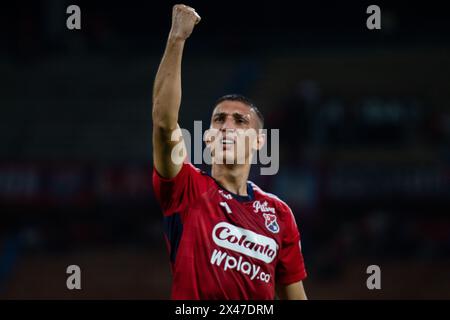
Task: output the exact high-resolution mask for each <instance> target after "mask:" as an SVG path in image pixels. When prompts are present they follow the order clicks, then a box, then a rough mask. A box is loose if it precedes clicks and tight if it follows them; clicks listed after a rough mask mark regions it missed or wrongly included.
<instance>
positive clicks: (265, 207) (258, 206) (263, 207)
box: [253, 201, 275, 214]
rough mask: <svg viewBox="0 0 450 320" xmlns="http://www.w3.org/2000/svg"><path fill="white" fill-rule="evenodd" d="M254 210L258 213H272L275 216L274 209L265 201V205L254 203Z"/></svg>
mask: <svg viewBox="0 0 450 320" xmlns="http://www.w3.org/2000/svg"><path fill="white" fill-rule="evenodd" d="M253 210H254V211H255V212H256V213H258V212H272V213H273V214H275V209H274V208H272V207H269V206H268V205H267V201H264V202H263V203H261V202H259V201H255V202H253Z"/></svg>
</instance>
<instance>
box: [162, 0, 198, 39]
mask: <svg viewBox="0 0 450 320" xmlns="http://www.w3.org/2000/svg"><path fill="white" fill-rule="evenodd" d="M200 20H201V18H200V16H199V15H198V14H197V12H195V10H194V9H193V8H191V7H188V6H185V5H184V4H177V5H175V6H173V10H172V28H171V29H170V35H169V36H170V37H171V38H173V39H181V40H186V39H187V38H189V36H190V35H191V33H192V30H193V29H194V26H195V25H196V24H197V23H199V22H200Z"/></svg>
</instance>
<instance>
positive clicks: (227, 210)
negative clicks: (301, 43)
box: [219, 201, 232, 214]
mask: <svg viewBox="0 0 450 320" xmlns="http://www.w3.org/2000/svg"><path fill="white" fill-rule="evenodd" d="M219 204H220V205H221V206H222V207H224V208H225V210H226V212H227V213H228V214H231V213H232V212H231V209H230V207H229V206H228V203H226V202H225V201H222V202H219Z"/></svg>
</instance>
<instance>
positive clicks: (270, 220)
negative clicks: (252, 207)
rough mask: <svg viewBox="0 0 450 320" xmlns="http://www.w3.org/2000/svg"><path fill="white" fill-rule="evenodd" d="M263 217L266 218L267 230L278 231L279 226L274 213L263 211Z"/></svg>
mask: <svg viewBox="0 0 450 320" xmlns="http://www.w3.org/2000/svg"><path fill="white" fill-rule="evenodd" d="M263 217H264V219H265V220H266V228H267V230H269V231H270V232H273V233H278V232H279V231H280V226H279V225H278V222H277V216H276V215H274V214H268V213H264V214H263Z"/></svg>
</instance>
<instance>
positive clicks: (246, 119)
mask: <svg viewBox="0 0 450 320" xmlns="http://www.w3.org/2000/svg"><path fill="white" fill-rule="evenodd" d="M198 22H200V16H199V15H198V14H197V13H196V12H195V10H194V9H192V8H190V7H188V6H185V5H175V6H174V7H173V11H172V27H171V30H170V33H169V37H168V40H167V45H166V49H165V52H164V56H163V58H162V60H161V63H160V66H159V69H158V72H157V75H156V79H155V83H154V88H153V112H152V118H153V161H154V168H153V188H154V192H155V195H156V198H157V199H158V201H159V203H160V205H161V208H162V211H163V214H164V229H165V238H166V240H167V244H168V247H169V256H170V261H171V267H172V274H173V283H172V294H171V296H172V299H233V300H241V299H242V300H249V299H252V300H254V299H258V300H259V299H275V298H276V297H277V296H278V297H279V298H280V299H306V294H305V291H304V288H303V284H302V280H303V279H304V278H305V277H306V271H305V267H304V263H303V256H302V253H301V245H300V234H299V231H298V228H297V225H296V222H295V219H294V216H293V214H292V211H291V209H290V208H289V207H288V205H287V204H286V203H284V202H283V201H281V200H280V199H278V198H277V197H276V196H274V195H272V194H270V193H266V192H264V191H262V190H261V189H260V188H259V187H258V186H256V185H255V184H253V183H252V182H250V181H247V178H248V175H249V172H250V166H251V159H252V156H253V154H254V151H255V150H258V149H260V148H261V147H262V145H263V143H264V140H265V136H264V135H263V134H262V130H261V129H262V128H263V117H262V115H261V113H260V112H259V111H258V109H257V108H256V106H255V105H254V104H253V103H252V102H250V101H249V100H248V99H247V98H245V97H243V96H240V95H228V96H224V97H222V98H220V99H219V100H218V101H217V103H216V105H215V107H214V110H213V112H212V118H211V126H210V129H209V135H207V136H208V138H207V139H205V140H206V144H207V145H208V146H209V147H210V148H211V154H212V158H213V161H212V170H211V174H210V175H209V174H207V173H205V172H202V171H200V170H199V169H197V168H196V167H194V166H193V165H192V164H191V163H189V162H188V161H187V160H186V155H187V151H186V146H185V144H184V142H183V140H182V137H181V134H180V132H181V130H180V127H179V125H178V111H179V108H180V103H181V60H182V53H183V47H184V44H185V41H186V39H187V38H188V37H189V36H190V34H191V33H192V30H193V28H194V26H195V25H196V24H197V23H198ZM251 129H253V130H254V132H256V133H257V134H255V135H248V134H243V132H244V133H245V132H248V131H251ZM174 133H175V135H173V134H174ZM173 137H179V139H174V138H173ZM180 145H181V148H180V150H176V149H177V148H179V146H180ZM239 146H243V149H242V148H241V147H239ZM238 148H241V149H239V150H244V151H243V152H241V153H240V152H237V151H238V150H237V149H238ZM174 151H176V152H174ZM180 153H181V157H182V158H181V160H182V161H178V160H179V159H177V158H176V157H174V155H179V154H180ZM239 154H240V155H241V156H239ZM183 160H184V161H183ZM222 160H223V161H222ZM238 160H242V161H238Z"/></svg>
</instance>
